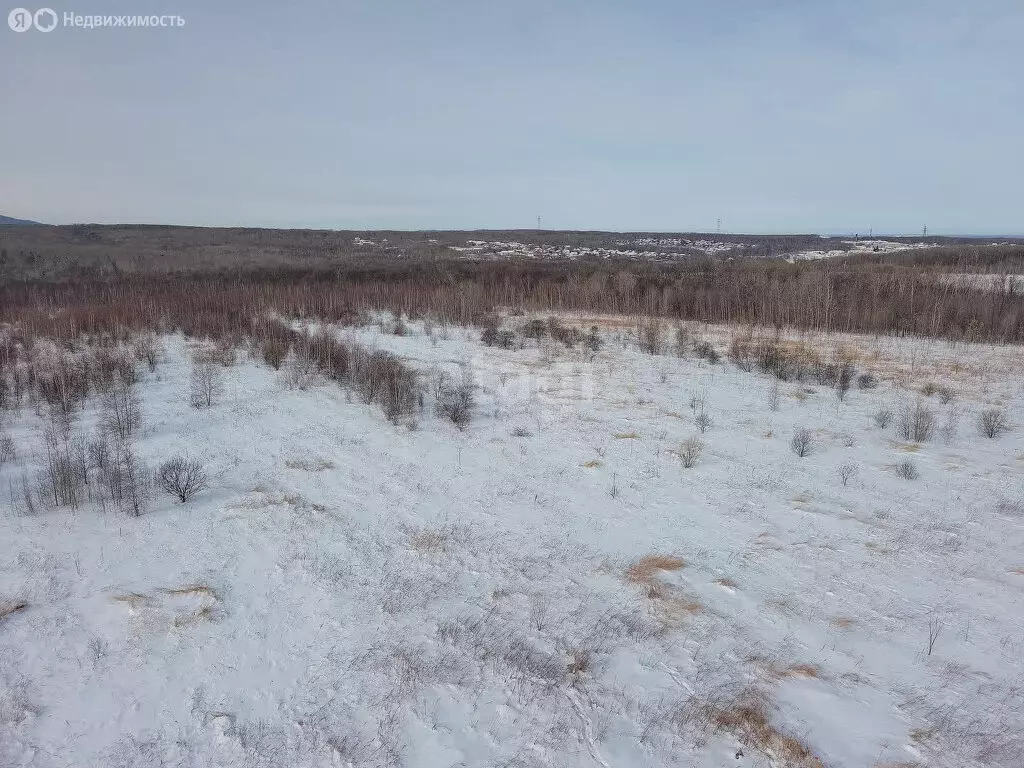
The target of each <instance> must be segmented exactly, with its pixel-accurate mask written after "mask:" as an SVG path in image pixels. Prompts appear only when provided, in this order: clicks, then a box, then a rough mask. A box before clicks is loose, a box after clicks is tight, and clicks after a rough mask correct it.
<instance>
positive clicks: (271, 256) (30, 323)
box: [0, 226, 1024, 343]
mask: <svg viewBox="0 0 1024 768" xmlns="http://www.w3.org/2000/svg"><path fill="white" fill-rule="evenodd" d="M480 234H481V233H351V232H344V233H335V232H313V231H273V230H203V229H189V228H168V227H130V228H123V227H84V226H76V227H29V228H8V229H6V230H4V231H3V232H2V233H0V245H2V251H0V322H6V323H13V324H17V325H18V326H19V327H21V328H22V329H23V330H24V331H25V332H28V333H31V334H46V335H52V336H55V337H63V338H68V337H73V336H74V335H76V334H79V333H93V334H95V333H117V332H118V331H119V330H127V329H142V328H158V327H159V328H178V329H181V330H183V331H185V332H187V333H190V334H198V335H213V336H222V335H224V334H230V333H236V332H242V331H246V330H247V329H248V327H249V323H250V321H251V318H253V317H254V316H256V315H259V314H262V313H263V312H264V311H265V310H268V309H273V310H276V311H278V312H281V313H284V314H288V315H297V316H314V317H319V318H325V319H342V318H345V317H346V316H350V315H352V314H353V313H357V312H360V311H364V310H370V309H390V310H394V311H397V312H402V313H405V314H406V315H407V316H409V317H422V316H431V317H434V318H436V319H438V320H441V321H444V322H453V323H468V322H473V321H475V320H477V319H479V318H480V317H481V316H483V315H485V314H488V313H490V312H492V311H494V310H495V309H497V308H502V307H514V308H517V309H525V310H535V311H545V310H551V311H585V312H608V313H618V314H631V315H651V316H662V317H667V318H673V319H680V320H700V321H709V322H733V323H741V324H751V325H755V324H756V325H764V326H776V327H794V328H805V329H812V330H826V331H858V332H870V333H892V334H898V335H906V334H916V335H928V336H935V337H943V338H950V339H968V340H975V341H994V342H1003V343H1005V342H1010V343H1014V342H1020V341H1022V340H1024V295H1022V294H1021V291H1020V289H1019V284H1018V283H1016V282H1015V281H1012V280H1011V281H999V280H997V281H995V282H993V283H991V284H989V285H987V286H982V287H979V285H978V284H977V283H976V282H972V281H970V280H964V279H962V276H963V275H977V274H986V275H997V276H998V275H1014V274H1018V275H1019V274H1021V273H1024V245H1022V244H1020V243H1008V244H1003V245H979V244H977V243H975V242H972V241H967V240H959V241H957V240H949V239H946V240H943V239H941V238H933V240H934V241H935V245H934V247H924V248H917V249H915V250H913V251H905V252H897V253H893V254H886V255H880V254H878V255H868V256H863V255H858V256H849V257H845V258H839V259H829V260H820V261H814V262H796V263H789V262H787V261H785V260H780V259H763V258H762V259H758V258H743V259H734V258H729V257H725V256H722V255H721V254H720V255H719V256H718V257H717V258H713V257H710V256H706V255H705V256H704V257H701V258H697V257H694V258H693V259H692V260H688V261H686V262H684V263H660V262H652V261H645V260H626V259H581V260H573V261H569V260H548V261H537V260H533V261H524V260H521V259H509V260H506V261H500V262H496V261H482V260H473V259H467V258H455V257H454V256H453V251H452V250H451V244H452V243H455V242H466V241H467V238H469V240H470V241H472V237H473V236H479V235H480ZM363 235H365V236H366V237H363ZM509 235H510V233H493V232H492V233H487V236H488V237H491V238H492V239H496V238H500V237H504V236H509ZM371 236H372V238H373V239H372V240H371V239H370V237H371ZM515 236H516V237H518V238H520V239H523V237H524V233H522V232H519V233H515ZM532 236H533V237H535V238H537V239H541V240H546V241H548V242H556V241H559V240H558V238H561V240H560V241H559V242H570V243H579V242H583V241H585V242H588V243H592V244H593V243H612V242H626V241H634V240H636V241H639V240H642V239H643V238H642V236H641V235H637V234H630V235H622V234H615V233H533V235H532ZM721 237H725V236H721ZM809 237H810V236H793V237H790V238H786V237H762V238H753V237H751V236H731V235H730V236H728V238H727V239H728V240H730V241H736V242H737V243H740V242H743V243H745V244H746V245H748V246H750V247H751V248H754V249H759V250H765V249H768V250H771V249H784V248H791V247H795V246H800V245H805V244H806V241H807V240H808V238H809ZM680 239H681V238H674V239H673V238H666V237H662V240H663V241H665V242H678V241H680ZM382 244H387V245H382ZM133 254H134V255H133Z"/></svg>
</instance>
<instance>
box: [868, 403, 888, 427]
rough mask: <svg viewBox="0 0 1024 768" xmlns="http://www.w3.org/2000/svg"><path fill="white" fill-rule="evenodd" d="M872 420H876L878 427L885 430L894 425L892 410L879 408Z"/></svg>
mask: <svg viewBox="0 0 1024 768" xmlns="http://www.w3.org/2000/svg"><path fill="white" fill-rule="evenodd" d="M872 418H873V419H874V420H875V426H876V427H878V428H879V429H885V428H886V427H888V426H889V425H890V424H892V410H891V409H889V408H879V409H878V410H877V411H875V415H874V416H873V417H872Z"/></svg>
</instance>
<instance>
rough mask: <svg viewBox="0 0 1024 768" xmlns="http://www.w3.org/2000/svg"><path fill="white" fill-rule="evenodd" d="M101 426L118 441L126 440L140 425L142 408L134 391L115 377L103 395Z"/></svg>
mask: <svg viewBox="0 0 1024 768" xmlns="http://www.w3.org/2000/svg"><path fill="white" fill-rule="evenodd" d="M101 419H102V424H103V426H104V427H106V429H107V430H109V431H110V432H111V433H112V434H113V435H115V436H116V437H117V439H119V440H122V441H123V440H127V439H128V438H129V437H130V436H131V435H132V434H133V433H134V432H136V431H137V430H138V429H139V427H140V426H141V425H142V408H141V406H140V405H139V397H138V395H137V394H136V392H135V389H134V388H133V387H132V386H131V385H129V384H128V383H127V382H126V381H124V380H123V379H121V378H120V377H117V379H116V380H115V382H114V383H113V384H112V385H111V387H110V389H108V390H107V391H106V392H105V393H104V395H103V401H102V415H101Z"/></svg>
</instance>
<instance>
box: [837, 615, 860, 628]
mask: <svg viewBox="0 0 1024 768" xmlns="http://www.w3.org/2000/svg"><path fill="white" fill-rule="evenodd" d="M856 623H857V621H856V619H851V618H849V617H848V616H836V617H835V618H834V619H832V624H833V626H836V627H839V629H849V628H850V627H852V626H854V625H855V624H856Z"/></svg>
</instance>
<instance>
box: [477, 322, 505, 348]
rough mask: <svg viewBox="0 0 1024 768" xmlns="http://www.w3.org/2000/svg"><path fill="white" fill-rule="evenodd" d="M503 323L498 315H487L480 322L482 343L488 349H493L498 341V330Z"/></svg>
mask: <svg viewBox="0 0 1024 768" xmlns="http://www.w3.org/2000/svg"><path fill="white" fill-rule="evenodd" d="M500 324H501V321H500V320H499V319H498V317H497V316H496V315H485V316H484V317H483V318H482V319H481V321H480V327H481V329H482V330H481V332H480V341H482V342H483V343H484V344H485V345H487V346H488V347H493V346H494V345H495V343H496V342H497V340H498V328H499V326H500Z"/></svg>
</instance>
